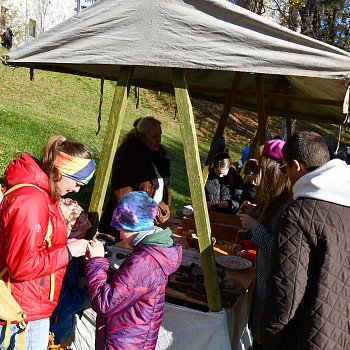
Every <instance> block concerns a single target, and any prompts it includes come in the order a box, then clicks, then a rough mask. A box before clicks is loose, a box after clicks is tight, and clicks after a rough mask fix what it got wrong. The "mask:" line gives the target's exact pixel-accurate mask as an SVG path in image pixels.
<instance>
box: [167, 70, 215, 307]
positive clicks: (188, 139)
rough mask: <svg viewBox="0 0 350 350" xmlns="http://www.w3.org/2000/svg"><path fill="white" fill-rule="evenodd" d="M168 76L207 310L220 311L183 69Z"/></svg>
mask: <svg viewBox="0 0 350 350" xmlns="http://www.w3.org/2000/svg"><path fill="white" fill-rule="evenodd" d="M172 72H173V82H174V88H175V99H176V104H177V110H178V113H179V120H180V127H181V135H182V141H183V147H184V153H185V161H186V169H187V175H188V181H189V185H190V192H191V198H192V205H193V210H194V219H195V222H196V229H197V235H198V241H199V250H200V255H201V261H202V267H203V274H204V282H205V289H206V292H207V299H208V305H209V310H210V311H220V310H221V296H220V290H219V284H218V278H217V271H216V264H215V258H214V251H213V247H212V244H211V229H210V221H209V215H208V208H207V202H206V199H205V193H204V182H203V177H202V170H201V165H200V158H199V151H198V143H197V136H196V129H195V122H194V117H193V110H192V105H191V101H190V97H189V93H188V87H187V82H186V77H185V71H184V69H179V68H173V70H172Z"/></svg>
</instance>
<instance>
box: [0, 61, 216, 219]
mask: <svg viewBox="0 0 350 350" xmlns="http://www.w3.org/2000/svg"><path fill="white" fill-rule="evenodd" d="M0 76H1V86H0V93H1V99H0V127H1V141H0V180H3V179H1V178H2V177H3V173H4V171H5V169H6V166H7V164H8V163H9V162H10V161H11V160H12V159H14V158H16V157H18V156H19V155H20V154H21V153H22V152H28V153H30V154H32V155H33V156H36V157H39V155H40V151H41V148H42V146H43V145H44V144H45V142H46V141H47V140H48V138H49V137H51V136H52V135H64V136H66V137H67V138H68V139H72V140H76V141H79V142H82V143H84V144H86V145H88V146H89V147H90V148H92V150H93V151H94V153H95V157H96V160H97V162H98V160H99V157H100V152H101V149H102V143H103V138H104V134H105V130H106V126H107V121H108V116H109V111H110V106H111V103H112V99H113V94H114V87H115V83H114V82H110V81H105V84H104V96H103V101H104V102H103V106H102V123H101V130H100V133H99V134H98V135H96V130H97V116H98V106H99V95H100V81H99V80H97V79H92V78H85V77H79V76H73V75H68V74H59V73H54V72H44V71H35V72H34V78H35V79H34V81H30V79H29V70H28V69H24V68H16V69H14V68H10V67H5V66H3V65H0ZM136 103H137V101H136V98H135V94H134V88H132V89H131V91H130V95H129V99H128V106H127V111H126V116H125V120H124V124H123V129H122V134H125V133H126V132H127V131H128V130H130V129H131V127H132V124H133V122H134V120H135V119H137V118H139V117H142V116H146V115H153V116H155V117H156V118H158V119H159V120H161V121H162V127H163V144H164V146H165V147H166V149H167V151H168V155H169V157H170V159H171V167H172V169H171V173H172V178H171V188H172V212H173V213H174V212H175V211H176V209H178V208H181V207H183V205H185V204H188V203H190V202H191V201H190V195H189V187H188V180H187V173H186V167H185V160H184V154H183V146H182V141H181V133H180V125H179V122H178V119H177V118H176V117H175V113H174V106H175V105H176V104H175V101H174V97H173V96H171V95H168V94H164V93H161V94H158V93H155V92H152V91H147V90H142V89H141V90H140V103H139V108H136ZM198 142H199V148H200V155H201V158H202V159H203V158H205V157H206V153H207V152H208V149H209V145H210V143H209V139H208V138H206V137H199V139H198ZM92 188H93V183H91V184H89V185H88V186H86V187H85V188H83V189H82V190H81V192H79V194H78V195H76V199H78V201H79V202H80V203H81V204H82V205H83V206H84V207H85V208H87V207H88V205H89V201H90V197H91V192H92ZM71 196H72V197H74V196H75V195H74V194H72V195H71Z"/></svg>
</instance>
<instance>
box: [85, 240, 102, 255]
mask: <svg viewBox="0 0 350 350" xmlns="http://www.w3.org/2000/svg"><path fill="white" fill-rule="evenodd" d="M104 256H105V249H104V246H103V243H102V242H100V241H99V240H97V239H94V240H92V241H90V242H89V244H88V247H87V251H86V257H87V258H88V259H91V258H97V257H104Z"/></svg>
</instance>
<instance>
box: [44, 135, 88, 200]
mask: <svg viewBox="0 0 350 350" xmlns="http://www.w3.org/2000/svg"><path fill="white" fill-rule="evenodd" d="M59 151H61V152H64V153H67V154H69V155H70V156H73V157H79V158H85V159H93V157H94V156H93V153H92V151H91V150H90V149H89V148H88V147H86V146H84V145H83V144H81V143H78V142H73V141H68V140H67V138H66V137H64V136H62V135H58V136H53V137H51V138H50V139H49V140H48V142H47V143H46V145H45V146H44V147H43V149H42V152H41V159H40V162H41V169H42V170H43V171H44V172H45V174H46V175H47V176H48V178H49V181H50V188H51V192H50V196H51V199H52V201H54V202H57V201H58V199H59V197H60V194H59V192H58V187H57V182H58V181H59V180H60V179H61V178H62V175H61V174H60V173H59V171H58V170H57V168H56V167H55V166H54V163H55V159H56V156H57V154H58V152H59Z"/></svg>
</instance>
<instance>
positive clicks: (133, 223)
mask: <svg viewBox="0 0 350 350" xmlns="http://www.w3.org/2000/svg"><path fill="white" fill-rule="evenodd" d="M157 209H158V204H157V202H156V201H155V200H154V199H153V198H151V197H149V196H148V194H147V193H146V192H143V191H134V192H129V193H127V194H126V195H125V196H124V197H123V198H122V200H121V201H120V203H119V205H118V206H117V207H116V208H115V210H114V213H113V217H112V222H111V226H112V227H115V228H116V229H120V230H125V231H132V232H138V231H146V230H152V229H153V228H154V218H155V217H156V215H157V211H158V210H157Z"/></svg>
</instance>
